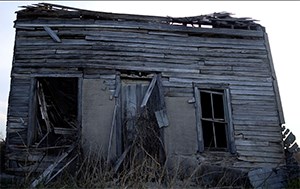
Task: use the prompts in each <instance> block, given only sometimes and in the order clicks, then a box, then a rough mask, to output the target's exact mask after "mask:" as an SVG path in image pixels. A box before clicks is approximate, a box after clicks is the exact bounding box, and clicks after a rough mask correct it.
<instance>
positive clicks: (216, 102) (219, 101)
mask: <svg viewBox="0 0 300 189" xmlns="http://www.w3.org/2000/svg"><path fill="white" fill-rule="evenodd" d="M212 95H213V106H214V118H215V119H224V105H223V95H220V94H212Z"/></svg>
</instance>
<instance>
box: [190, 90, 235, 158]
mask: <svg viewBox="0 0 300 189" xmlns="http://www.w3.org/2000/svg"><path fill="white" fill-rule="evenodd" d="M194 90H195V100H196V119H197V121H196V123H197V134H198V150H199V152H203V151H204V150H219V151H230V152H232V153H234V152H235V146H234V137H233V125H232V120H231V108H230V101H229V89H202V88H198V87H195V88H194Z"/></svg>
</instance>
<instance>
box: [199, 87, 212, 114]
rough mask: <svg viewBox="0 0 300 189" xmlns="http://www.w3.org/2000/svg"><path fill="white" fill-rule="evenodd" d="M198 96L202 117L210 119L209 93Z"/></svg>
mask: <svg viewBox="0 0 300 189" xmlns="http://www.w3.org/2000/svg"><path fill="white" fill-rule="evenodd" d="M200 94H201V109H202V117H203V118H212V109H211V98H210V93H206V92H200Z"/></svg>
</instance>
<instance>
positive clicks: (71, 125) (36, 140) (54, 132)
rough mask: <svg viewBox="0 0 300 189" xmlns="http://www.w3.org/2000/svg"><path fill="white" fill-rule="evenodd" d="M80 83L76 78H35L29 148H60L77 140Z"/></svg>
mask: <svg viewBox="0 0 300 189" xmlns="http://www.w3.org/2000/svg"><path fill="white" fill-rule="evenodd" d="M79 84H80V82H79V79H78V78H76V77H70V78H68V77H37V78H33V79H32V89H33V91H32V93H33V94H32V99H31V100H32V102H31V111H30V112H31V114H30V117H31V118H30V122H31V124H30V125H31V127H30V128H29V131H28V144H29V145H32V146H35V147H54V146H55V147H58V146H64V145H70V144H72V143H73V142H74V141H75V140H76V139H77V137H78V130H79V129H80V124H79V123H80V117H79V116H78V115H79V114H78V112H80V109H79V107H78V105H79V103H78V97H80V90H81V89H80V88H79V86H80V85H79Z"/></svg>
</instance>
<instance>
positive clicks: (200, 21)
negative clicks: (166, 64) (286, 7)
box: [17, 3, 263, 30]
mask: <svg viewBox="0 0 300 189" xmlns="http://www.w3.org/2000/svg"><path fill="white" fill-rule="evenodd" d="M21 8H23V9H22V10H20V11H17V13H18V15H17V18H18V19H27V18H49V17H51V18H69V19H94V20H116V21H138V22H148V23H153V22H155V23H161V24H171V25H172V24H176V25H184V26H187V25H190V26H192V27H201V25H209V26H211V27H213V28H232V29H246V30H262V28H263V27H262V26H261V25H260V24H258V23H256V22H255V21H257V20H254V19H252V18H249V17H241V18H236V17H232V16H231V15H232V14H231V13H228V12H215V13H212V14H206V15H200V16H192V17H169V16H167V17H160V16H145V15H133V14H116V13H107V12H98V11H90V10H84V9H79V8H73V7H68V6H62V5H56V4H49V3H38V4H33V5H28V6H21Z"/></svg>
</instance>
